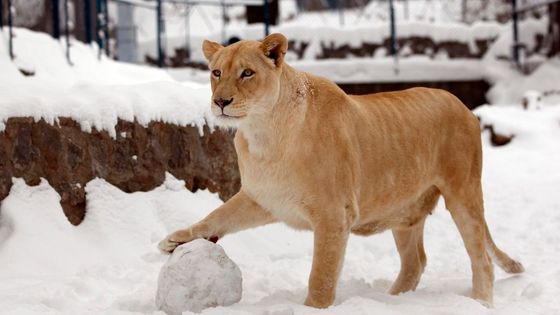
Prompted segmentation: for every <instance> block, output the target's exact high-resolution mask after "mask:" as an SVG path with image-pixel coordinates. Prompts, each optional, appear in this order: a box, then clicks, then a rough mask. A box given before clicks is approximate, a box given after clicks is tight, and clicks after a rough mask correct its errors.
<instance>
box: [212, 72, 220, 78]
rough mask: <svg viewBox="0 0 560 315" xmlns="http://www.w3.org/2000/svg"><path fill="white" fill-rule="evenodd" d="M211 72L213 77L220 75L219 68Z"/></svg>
mask: <svg viewBox="0 0 560 315" xmlns="http://www.w3.org/2000/svg"><path fill="white" fill-rule="evenodd" d="M212 74H213V75H214V76H215V77H217V78H219V77H220V76H221V75H222V71H220V70H213V71H212Z"/></svg>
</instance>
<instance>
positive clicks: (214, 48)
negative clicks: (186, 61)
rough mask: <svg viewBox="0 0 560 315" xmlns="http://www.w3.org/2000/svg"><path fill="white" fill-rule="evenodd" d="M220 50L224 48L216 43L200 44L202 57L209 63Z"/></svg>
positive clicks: (207, 41)
mask: <svg viewBox="0 0 560 315" xmlns="http://www.w3.org/2000/svg"><path fill="white" fill-rule="evenodd" d="M222 48H224V46H222V45H220V44H218V43H216V42H211V41H209V40H205V41H204V42H203V43H202V52H204V57H206V59H208V61H210V59H212V56H214V54H215V53H216V52H218V50H220V49H222Z"/></svg>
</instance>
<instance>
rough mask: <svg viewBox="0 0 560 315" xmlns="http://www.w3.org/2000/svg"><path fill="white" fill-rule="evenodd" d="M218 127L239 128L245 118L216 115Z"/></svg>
mask: <svg viewBox="0 0 560 315" xmlns="http://www.w3.org/2000/svg"><path fill="white" fill-rule="evenodd" d="M215 117H216V125H217V126H218V127H221V128H238V127H239V125H240V124H241V122H242V121H243V118H244V117H245V116H229V115H226V114H221V115H216V116H215Z"/></svg>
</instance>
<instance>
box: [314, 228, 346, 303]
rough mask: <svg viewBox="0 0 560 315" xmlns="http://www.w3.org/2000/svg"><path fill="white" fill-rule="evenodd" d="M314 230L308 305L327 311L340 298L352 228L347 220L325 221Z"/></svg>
mask: <svg viewBox="0 0 560 315" xmlns="http://www.w3.org/2000/svg"><path fill="white" fill-rule="evenodd" d="M323 222H324V224H318V225H317V226H316V227H315V229H314V248H313V265H312V267H311V275H310V276H309V292H308V294H307V299H306V300H305V305H307V306H312V307H317V308H326V307H328V306H330V305H331V304H332V303H333V301H334V298H335V295H336V284H337V282H338V277H339V275H340V270H341V269H342V263H343V261H344V253H345V251H346V243H347V242H348V235H349V233H350V232H349V229H348V228H347V227H346V226H345V225H344V222H343V220H340V221H339V220H335V219H331V220H324V221H323Z"/></svg>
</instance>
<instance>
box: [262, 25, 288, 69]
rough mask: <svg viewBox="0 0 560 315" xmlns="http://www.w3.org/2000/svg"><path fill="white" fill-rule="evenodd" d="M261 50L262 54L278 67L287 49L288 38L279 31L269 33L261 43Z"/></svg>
mask: <svg viewBox="0 0 560 315" xmlns="http://www.w3.org/2000/svg"><path fill="white" fill-rule="evenodd" d="M261 50H262V51H263V53H264V55H265V56H267V57H268V58H270V59H272V60H273V61H274V64H275V65H276V66H277V67H279V66H280V65H281V64H282V62H283V61H284V55H286V51H287V50H288V39H286V37H285V36H284V35H282V34H280V33H274V34H270V35H268V36H267V37H265V38H264V39H263V41H262V43H261Z"/></svg>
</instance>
